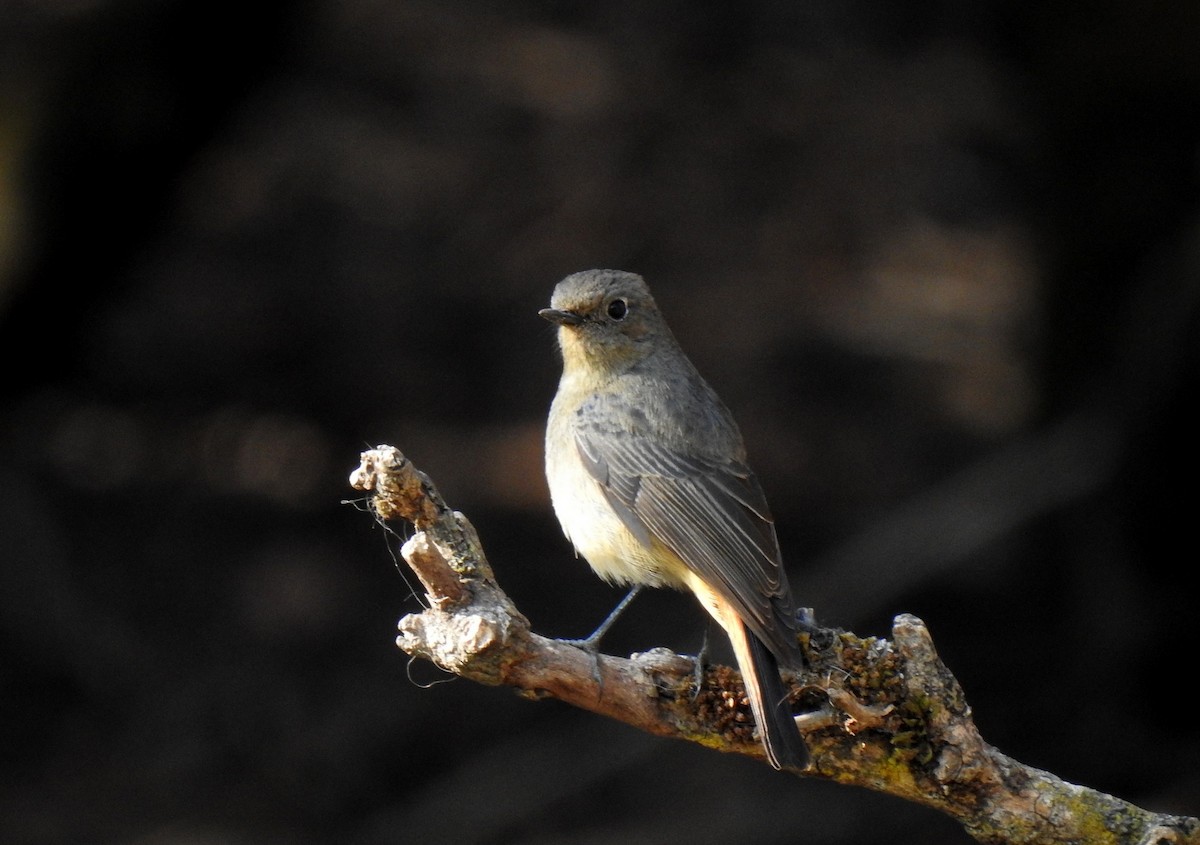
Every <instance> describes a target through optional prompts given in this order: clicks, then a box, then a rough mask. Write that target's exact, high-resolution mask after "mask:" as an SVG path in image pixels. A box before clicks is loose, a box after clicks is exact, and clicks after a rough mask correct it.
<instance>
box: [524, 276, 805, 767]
mask: <svg viewBox="0 0 1200 845" xmlns="http://www.w3.org/2000/svg"><path fill="white" fill-rule="evenodd" d="M538 313H539V314H540V315H541V316H542V317H544V318H545V319H547V320H549V321H551V322H552V323H556V324H557V325H558V327H559V328H558V342H559V347H560V349H561V351H562V358H563V372H562V379H561V381H560V382H559V386H558V392H557V394H556V395H555V397H554V401H553V403H552V405H551V408H550V417H549V420H548V423H547V427H546V477H547V480H548V482H549V485H550V494H551V498H552V500H553V503H554V510H555V513H556V515H557V516H558V520H559V522H560V523H561V524H562V528H563V532H564V533H565V534H566V535H567V538H568V539H569V540H570V541H571V543H572V544H573V545H574V547H575V549H576V551H577V552H578V553H579V554H581V555H582V556H583V557H584V558H585V559H586V560H587V562H588V563H589V564H590V565H591V567H592V569H593V570H594V571H595V572H596V574H597V575H599V576H600V577H601V578H604V579H605V580H607V581H610V582H613V583H618V584H622V583H623V584H630V585H633V586H634V592H636V590H637V589H639V588H640V587H643V586H651V587H674V588H676V589H687V590H691V592H692V593H694V594H695V595H696V597H697V598H698V599H699V600H700V602H701V604H702V605H703V606H704V607H705V609H706V610H708V612H709V613H710V614H712V616H713V618H714V619H716V621H717V622H718V623H719V624H720V625H721V627H722V628H724V629H725V632H726V633H727V634H728V635H729V640H730V642H731V644H732V646H733V652H734V655H735V657H736V658H737V663H738V667H739V669H740V670H741V673H742V678H743V680H744V682H745V685H746V691H747V693H748V696H749V699H750V706H751V710H752V712H753V714H754V720H755V723H756V725H757V727H758V731H759V736H760V737H761V740H762V743H763V747H764V749H765V751H766V756H767V759H768V760H769V761H770V763H771V765H773V766H774V767H775V768H777V769H778V768H783V767H787V768H796V769H800V768H804V767H805V766H807V765H808V749H807V747H806V746H805V743H804V740H803V738H802V737H801V736H800V732H799V730H798V729H797V727H796V723H795V720H794V718H793V716H792V712H791V709H790V707H789V703H788V695H787V690H786V688H785V686H784V684H783V680H782V678H781V677H780V674H779V670H780V667H781V666H787V667H793V668H800V667H801V666H802V665H803V655H802V653H801V651H800V648H799V646H798V644H797V641H796V624H797V623H796V608H795V605H794V602H793V599H792V596H791V592H790V590H789V589H788V582H787V577H786V574H785V573H784V569H783V564H782V561H781V558H780V553H779V543H778V540H777V539H776V536H775V526H774V523H773V521H772V518H771V514H770V511H769V510H768V508H767V502H766V498H765V497H764V495H763V491H762V487H761V486H760V484H759V482H758V479H757V478H756V477H755V475H754V473H753V472H752V471H751V470H750V467H749V466H748V465H747V463H746V450H745V446H744V445H743V442H742V436H741V433H740V432H739V430H738V427H737V424H736V423H735V422H734V420H733V416H732V415H731V414H730V413H729V410H728V409H727V408H726V407H725V405H724V404H723V403H722V402H721V400H720V399H719V398H718V397H717V395H716V393H715V392H714V391H713V389H712V388H711V387H709V385H708V383H707V382H705V381H704V379H703V378H702V377H701V376H700V374H699V373H698V372H697V371H696V368H695V367H694V366H693V365H692V363H691V361H689V360H688V358H687V356H686V355H685V354H684V352H683V350H682V349H681V348H680V346H679V344H678V343H677V342H676V340H675V337H674V335H672V333H671V330H670V329H669V328H668V327H667V324H666V322H665V321H664V320H663V317H662V314H661V313H660V312H659V310H658V306H657V305H656V304H655V302H654V298H653V297H652V296H651V295H650V289H649V288H648V287H647V285H646V283H645V281H644V280H643V279H642V277H641V276H638V275H635V274H633V273H626V272H621V271H617V270H587V271H584V272H582V273H575V274H573V275H571V276H567V277H566V278H565V279H563V280H562V281H561V282H559V283H558V285H557V286H556V287H555V289H554V294H553V296H552V298H551V300H550V307H549V308H544V309H542V310H541V311H539V312H538ZM631 595H633V593H631ZM622 605H624V602H623V603H622ZM619 609H620V608H618V610H619ZM606 625H607V623H606ZM606 625H605V626H602V628H601V630H604V628H605V627H606ZM598 633H599V632H598Z"/></svg>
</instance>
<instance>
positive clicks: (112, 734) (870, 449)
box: [0, 0, 1200, 845]
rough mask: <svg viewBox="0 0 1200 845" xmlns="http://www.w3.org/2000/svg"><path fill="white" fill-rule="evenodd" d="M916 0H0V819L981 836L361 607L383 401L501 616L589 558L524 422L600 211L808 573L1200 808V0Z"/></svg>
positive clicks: (1032, 753)
mask: <svg viewBox="0 0 1200 845" xmlns="http://www.w3.org/2000/svg"><path fill="white" fill-rule="evenodd" d="M924 8H925V9H926V11H924V12H920V13H915V12H914V13H906V12H901V11H900V10H899V9H893V8H890V7H889V8H882V7H881V8H869V7H868V6H866V5H864V4H849V5H847V4H844V3H829V2H816V3H807V4H800V5H797V4H792V3H781V2H770V0H757V1H756V2H748V3H742V4H737V5H736V6H732V5H727V4H694V3H671V2H667V3H654V4H644V3H635V2H616V3H607V4H583V3H534V2H513V3H507V4H489V3H483V2H459V3H455V4H442V3H436V2H432V0H428V2H411V0H397V2H374V1H373V0H344V1H343V2H331V1H330V0H312V2H284V0H278V2H274V3H270V4H266V5H265V6H260V7H257V8H256V10H255V11H256V14H257V15H258V16H257V17H247V7H245V6H244V5H234V4H232V3H222V2H218V3H206V4H201V3H196V2H190V0H169V2H142V1H141V0H79V2H61V3H36V2H32V0H15V2H8V3H5V4H4V5H3V6H0V353H2V356H3V357H2V358H0V361H2V362H3V375H2V376H0V378H2V379H3V382H2V385H3V388H2V390H3V393H2V394H0V541H2V542H0V673H2V674H0V707H2V708H3V710H2V714H3V715H2V718H0V766H2V767H3V771H4V777H3V778H2V779H0V838H2V839H3V840H4V841H5V842H13V843H60V842H89V843H90V842H117V843H153V845H158V843H183V842H187V843H209V842H212V843H217V842H220V843H230V842H236V843H260V842H263V843H266V842H296V843H324V842H338V843H363V844H364V845H366V843H390V842H448V843H449V842H453V843H465V842H472V843H508V842H514V843H515V842H519V843H597V845H599V844H600V843H610V842H622V843H629V842H639V843H640V842H647V843H650V842H689V843H717V842H730V841H734V842H754V843H774V842H779V843H783V842H792V841H805V842H808V843H811V844H812V845H822V843H830V844H831V845H832V843H849V842H853V843H859V845H871V844H872V843H877V842H878V843H891V842H897V841H914V842H926V843H942V842H945V843H965V842H968V841H970V840H969V838H968V837H967V836H966V835H965V834H964V833H962V832H961V831H960V830H958V829H957V827H956V826H955V825H954V824H953V823H951V822H950V821H949V820H947V819H943V818H942V817H940V816H938V815H937V814H935V813H934V812H932V811H928V810H924V809H921V808H917V807H912V806H909V805H906V804H903V803H901V802H899V801H897V800H894V799H891V798H887V797H884V796H879V795H876V794H873V793H869V792H865V791H862V790H855V789H849V788H844V787H837V786H834V785H832V784H828V783H823V782H819V781H815V780H805V781H798V780H796V779H794V778H790V777H787V776H781V775H778V774H776V773H773V772H772V771H770V770H769V769H768V768H767V767H765V766H762V765H757V764H755V763H753V762H751V761H748V760H743V759H739V758H734V757H729V756H725V755H719V754H714V753H712V752H708V751H705V750H703V749H700V748H698V747H693V746H690V745H687V744H684V743H679V742H671V741H666V740H660V739H654V738H650V737H646V736H642V735H640V734H637V733H636V732H634V731H632V730H630V729H626V728H623V727H622V726H619V725H614V724H609V723H606V722H604V721H602V720H600V719H599V718H598V717H594V716H590V715H588V714H584V713H579V712H576V711H573V710H571V709H569V708H567V707H565V706H562V705H559V704H557V703H554V702H539V703H531V702H527V701H523V700H520V699H518V698H517V697H516V696H514V695H513V694H512V693H510V692H508V691H506V690H497V689H488V688H483V687H479V686H476V685H473V684H469V683H466V682H461V681H455V682H452V683H446V684H440V685H435V686H428V685H429V684H430V683H431V682H434V681H437V680H441V679H442V678H443V676H442V675H441V674H440V673H439V672H438V671H437V670H436V669H434V668H433V667H431V666H429V665H428V664H420V663H418V664H414V665H412V666H410V665H409V664H408V661H407V658H406V657H405V656H404V655H403V654H402V653H401V652H399V651H398V650H397V649H396V648H395V646H394V645H393V640H394V637H395V622H396V619H397V618H398V617H399V616H401V615H403V614H404V613H407V612H412V611H415V610H417V609H418V605H417V603H416V601H415V600H414V599H413V598H412V597H411V596H410V593H409V589H408V587H407V585H406V584H405V582H404V579H403V578H402V576H401V574H400V573H398V572H397V569H396V567H395V566H394V564H393V560H392V557H391V555H390V553H389V544H390V545H392V546H394V545H395V543H394V542H393V541H392V540H391V539H390V538H388V537H387V536H386V535H385V534H384V533H383V532H381V531H380V530H379V529H378V528H376V527H375V526H374V525H373V523H372V521H371V519H370V517H369V516H368V515H367V514H365V513H363V512H361V510H359V509H357V508H356V507H354V506H352V505H350V504H346V503H345V500H347V499H350V498H352V496H353V491H351V490H350V489H349V487H348V484H347V481H346V479H347V476H348V474H349V472H350V470H351V469H352V468H353V467H354V466H355V464H356V463H357V456H358V453H359V451H361V450H362V449H363V448H366V447H368V446H371V445H375V444H378V443H385V442H386V443H391V444H394V445H396V446H398V447H400V448H401V449H402V450H403V451H405V452H406V453H407V454H408V455H409V457H411V458H412V459H413V460H414V462H415V463H416V464H417V465H418V466H419V467H420V468H422V469H424V470H425V471H426V472H428V473H429V474H430V475H431V476H432V477H433V478H434V480H435V482H436V483H437V484H438V485H439V486H440V488H441V490H442V492H443V493H444V495H445V496H446V497H447V499H448V500H449V501H450V503H451V504H452V505H453V506H454V507H456V508H458V509H461V510H463V511H465V512H466V513H467V514H468V516H469V517H470V518H471V519H472V521H473V522H474V523H475V525H476V527H477V528H478V530H479V532H480V535H481V537H482V539H483V542H484V546H485V548H486V549H487V551H488V554H489V557H490V559H491V561H492V563H493V565H494V567H495V569H496V573H497V576H498V578H499V580H500V583H501V585H502V586H504V587H505V588H506V589H507V590H508V591H509V592H510V594H511V595H512V596H513V597H514V599H515V600H516V601H517V603H518V605H519V606H520V607H521V609H522V610H523V611H524V612H525V613H526V614H527V615H528V616H529V617H530V619H531V621H532V622H533V625H534V627H535V629H536V630H538V631H539V632H541V633H546V634H550V635H562V636H583V635H585V634H587V633H589V632H590V631H591V630H592V628H593V627H594V626H595V625H596V624H597V623H598V622H599V620H600V619H602V618H603V616H604V614H605V613H607V611H608V610H609V609H610V608H611V607H612V605H613V604H614V603H615V602H616V601H617V599H618V598H619V597H620V595H621V592H620V591H617V590H613V589H611V588H608V587H606V586H604V585H603V584H601V583H600V582H599V581H597V580H596V579H595V577H594V576H592V574H591V573H590V571H589V570H588V568H587V566H586V565H585V564H583V563H582V562H579V561H575V560H573V558H572V555H571V552H570V549H569V548H568V546H567V544H566V542H565V540H564V539H563V538H562V535H561V533H560V531H559V528H558V525H557V522H556V521H555V519H554V516H553V514H552V511H551V509H550V506H549V502H548V498H547V493H546V488H545V483H544V480H543V477H542V468H541V461H542V453H541V436H542V427H543V423H544V418H545V413H546V411H547V409H548V406H549V402H550V399H551V397H552V395H553V392H554V389H555V384H556V380H557V376H558V371H559V364H558V360H557V356H556V352H555V350H554V337H553V331H552V328H551V327H550V326H548V325H547V324H546V323H544V322H543V321H541V320H540V319H538V317H537V316H536V311H537V309H538V308H539V307H542V306H543V305H545V304H546V302H547V301H548V298H549V295H550V291H551V289H552V287H553V285H554V283H555V282H556V281H557V280H558V279H559V278H561V277H562V276H564V275H566V274H568V273H570V272H574V271H576V270H581V269H587V268H591V267H611V268H618V269H626V270H633V271H636V272H639V273H641V274H643V275H644V276H645V277H646V278H647V279H648V281H649V282H650V284H651V286H652V288H653V289H654V290H655V293H656V295H657V298H658V300H659V304H660V305H661V306H662V308H663V310H664V312H665V314H666V315H667V318H668V319H669V321H670V322H671V324H672V326H673V328H674V330H675V333H676V334H677V336H678V337H679V339H680V341H681V343H682V345H683V346H684V348H685V349H686V350H687V351H688V352H689V354H690V355H691V357H692V358H693V360H694V361H695V362H696V364H697V365H698V367H699V368H700V370H701V371H702V372H703V373H705V375H706V376H707V377H708V378H709V380H710V381H711V382H712V383H713V385H714V386H715V387H716V388H717V390H718V392H719V393H720V394H721V395H722V397H723V398H724V399H725V401H726V403H727V404H728V405H730V407H731V408H732V410H733V412H734V414H735V416H736V417H737V419H738V420H739V422H740V424H741V426H742V429H743V433H744V434H745V437H746V441H747V444H748V448H749V450H750V456H751V461H752V463H753V464H754V465H755V467H756V468H757V470H758V473H759V475H760V476H761V478H762V480H763V484H764V486H765V488H766V490H767V493H768V496H769V498H770V500H771V502H772V507H773V509H774V511H775V516H776V518H777V521H778V528H779V533H780V539H781V543H782V546H783V549H784V556H785V559H786V561H787V562H788V566H789V570H790V574H791V578H792V583H793V586H794V589H795V592H796V594H797V598H798V600H799V602H800V603H801V604H804V605H811V606H813V607H814V608H815V612H816V614H817V617H818V619H819V620H820V621H822V622H823V623H825V624H829V625H836V626H842V627H846V628H850V629H853V630H855V631H856V632H857V633H859V634H864V635H867V634H876V635H881V636H883V635H887V634H888V631H889V626H890V620H891V618H892V617H893V616H894V615H895V614H896V613H899V612H912V613H915V614H917V615H919V616H921V617H922V618H923V619H925V621H926V622H927V623H928V624H929V626H930V628H931V630H932V632H933V635H934V637H935V641H936V643H937V645H938V647H939V651H940V653H941V655H942V657H943V659H944V660H945V661H946V662H947V664H948V665H949V666H950V668H951V669H952V670H953V671H954V672H955V673H956V674H957V676H958V678H959V679H960V681H961V682H962V683H963V686H964V688H965V691H966V694H967V697H968V700H969V701H970V702H971V703H972V705H973V708H974V713H975V717H976V720H977V723H978V725H979V727H980V729H981V730H982V732H983V734H984V736H985V738H986V739H987V740H988V741H989V742H991V743H992V744H994V745H996V746H997V747H998V748H1000V749H1001V750H1002V751H1004V752H1006V753H1008V754H1010V755H1011V756H1013V757H1015V758H1017V759H1019V760H1021V761H1022V762H1025V763H1028V764H1031V765H1034V766H1038V767H1040V768H1044V769H1047V770H1049V771H1052V772H1054V773H1055V774H1057V775H1059V776H1061V777H1063V778H1065V779H1067V780H1069V781H1073V782H1077V783H1082V784H1085V785H1089V786H1094V787H1097V788H1100V789H1102V790H1104V791H1108V792H1111V793H1114V794H1117V795H1119V796H1121V797H1123V798H1126V799H1128V800H1130V801H1133V802H1135V803H1138V804H1140V805H1143V806H1146V807H1147V808H1150V809H1155V810H1161V811H1169V812H1178V813H1185V814H1191V815H1195V814H1197V813H1200V767H1198V766H1197V764H1196V760H1197V758H1198V756H1200V730H1197V728H1196V726H1195V721H1194V720H1193V719H1192V718H1191V715H1190V711H1189V709H1188V701H1189V700H1190V697H1189V696H1190V694H1188V693H1186V692H1185V689H1186V683H1184V684H1181V683H1180V682H1181V681H1185V682H1186V681H1187V680H1189V679H1190V678H1191V676H1192V674H1193V667H1194V656H1193V654H1192V651H1193V649H1192V648H1191V646H1190V645H1189V643H1190V642H1191V639H1192V637H1193V636H1194V620H1195V606H1196V591H1195V588H1194V587H1193V586H1191V583H1192V582H1191V580H1190V578H1191V577H1192V575H1194V569H1195V565H1194V562H1190V561H1191V558H1193V557H1194V554H1193V553H1192V552H1191V551H1190V549H1191V548H1192V545H1193V543H1192V538H1191V536H1190V532H1188V533H1185V532H1187V530H1188V528H1189V525H1190V519H1191V518H1192V516H1193V512H1194V510H1195V493H1194V476H1195V471H1196V464H1197V462H1196V447H1195V440H1194V435H1195V426H1196V416H1195V413H1194V411H1190V412H1189V411H1186V407H1187V405H1188V404H1190V400H1188V399H1187V397H1188V396H1191V397H1193V398H1194V396H1195V395H1196V387H1197V366H1196V364H1197V344H1196V315H1197V294H1198V287H1200V228H1198V222H1200V221H1198V218H1197V196H1198V194H1197V175H1198V171H1197V167H1198V164H1200V158H1198V152H1200V146H1198V145H1197V142H1198V140H1200V118H1198V111H1197V107H1196V103H1197V102H1200V99H1198V98H1200V57H1198V54H1197V52H1196V50H1195V49H1194V40H1195V33H1196V32H1197V31H1198V27H1200V7H1196V6H1194V5H1189V4H1156V5H1155V6H1154V8H1153V9H1147V8H1146V7H1145V6H1144V4H1136V3H1132V2H1128V0H1125V2H1120V0H1110V2H1102V3H1101V4H1099V5H1092V6H1091V7H1088V8H1087V9H1086V10H1084V9H1082V8H1081V7H1079V6H1078V4H1069V3H1065V2H1054V1H1053V0H1052V2H1050V3H1043V4H1039V6H1038V8H1037V10H1036V11H1035V10H1033V9H1029V10H1025V9H1020V8H1015V7H1012V6H1010V5H1009V4H1003V3H1000V2H986V0H985V2H981V3H973V4H969V5H968V6H966V7H964V6H962V5H961V4H952V3H945V4H933V5H931V6H926V7H924ZM704 619H705V616H704V614H703V613H702V611H700V610H699V608H698V607H696V606H695V605H694V602H693V601H692V600H691V599H689V598H687V597H685V596H678V595H674V594H667V593H661V592H660V593H655V594H653V595H645V596H643V597H641V598H639V599H638V601H637V602H636V603H635V604H634V605H633V607H632V608H631V609H630V611H629V612H628V615H627V616H626V617H625V618H624V619H623V621H622V622H621V623H620V624H618V626H617V628H616V629H614V631H613V633H612V634H611V635H610V638H609V640H608V641H607V642H606V648H607V649H608V650H610V651H613V652H616V653H628V652H629V651H631V650H644V649H646V648H650V647H653V646H656V645H667V646H670V647H674V648H677V649H680V650H682V651H688V652H694V651H695V650H696V649H697V648H698V647H699V645H700V642H701V640H702V638H703V635H704V630H705V622H704ZM716 657H717V658H718V659H720V658H723V657H724V655H722V654H721V653H720V652H719V651H718V653H717V655H716Z"/></svg>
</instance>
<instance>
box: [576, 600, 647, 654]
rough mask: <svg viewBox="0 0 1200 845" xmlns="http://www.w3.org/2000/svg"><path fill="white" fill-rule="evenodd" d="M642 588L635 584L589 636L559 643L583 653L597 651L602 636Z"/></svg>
mask: <svg viewBox="0 0 1200 845" xmlns="http://www.w3.org/2000/svg"><path fill="white" fill-rule="evenodd" d="M642 587H643V585H642V584H635V585H634V587H633V589H632V590H630V591H629V594H628V595H627V596H625V598H623V599H621V601H620V603H619V604H618V605H617V606H616V607H614V608H613V610H612V613H610V614H608V616H607V617H606V618H605V619H604V621H603V622H601V623H600V627H599V628H597V629H596V630H595V631H592V633H591V634H590V635H589V636H587V637H585V638H584V639H582V640H559V642H564V643H570V644H571V645H574V646H579V647H580V648H581V649H583V650H584V651H590V652H597V651H599V650H600V640H602V639H604V635H605V634H607V633H608V629H609V628H611V627H612V626H613V623H614V622H616V621H617V617H618V616H620V615H621V612H622V611H623V610H625V608H626V607H628V606H629V603H630V602H631V601H633V598H634V596H636V595H637V594H638V593H640V592H641V591H642Z"/></svg>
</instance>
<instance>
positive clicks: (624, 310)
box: [608, 299, 629, 320]
mask: <svg viewBox="0 0 1200 845" xmlns="http://www.w3.org/2000/svg"><path fill="white" fill-rule="evenodd" d="M628 313H629V306H627V305H626V304H625V300H623V299H614V300H613V301H612V302H610V303H608V316H610V317H612V318H613V319H614V320H624V319H625V315H626V314H628Z"/></svg>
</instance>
